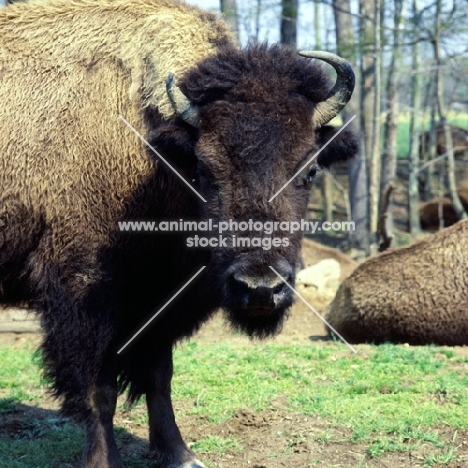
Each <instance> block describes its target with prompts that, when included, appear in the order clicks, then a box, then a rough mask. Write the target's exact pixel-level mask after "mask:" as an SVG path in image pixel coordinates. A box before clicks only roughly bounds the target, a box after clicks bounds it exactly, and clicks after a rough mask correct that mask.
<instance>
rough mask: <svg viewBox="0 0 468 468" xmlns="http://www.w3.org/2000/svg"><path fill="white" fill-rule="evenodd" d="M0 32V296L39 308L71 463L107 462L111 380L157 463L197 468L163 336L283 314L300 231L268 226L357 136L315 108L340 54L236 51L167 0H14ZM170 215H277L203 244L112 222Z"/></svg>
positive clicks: (340, 94) (273, 325) (332, 89)
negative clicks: (142, 410)
mask: <svg viewBox="0 0 468 468" xmlns="http://www.w3.org/2000/svg"><path fill="white" fill-rule="evenodd" d="M0 31H1V35H0V70H1V77H2V79H1V87H0V117H1V122H2V132H1V136H0V150H1V151H0V184H1V187H2V192H1V194H0V299H1V302H2V303H5V304H15V303H18V302H22V301H27V302H28V303H29V305H30V306H31V308H33V309H34V310H36V311H37V312H38V314H39V316H40V320H41V326H42V328H43V330H44V340H43V343H42V345H41V348H40V352H41V355H42V361H43V366H44V372H45V376H46V378H47V380H48V381H49V382H51V387H52V392H53V394H54V395H55V396H56V397H59V398H60V399H61V402H62V409H63V411H64V413H65V414H67V415H71V416H73V417H75V418H76V419H77V420H79V421H82V422H83V423H84V424H85V426H86V431H87V438H86V444H85V447H84V465H85V466H86V467H88V468H91V467H93V468H97V467H100V468H121V467H122V466H123V463H122V460H121V457H120V455H119V453H118V450H117V447H116V442H115V439H114V432H113V416H114V412H115V408H116V399H117V395H118V394H119V393H120V392H123V391H125V390H127V391H128V398H129V400H130V402H134V401H136V400H137V399H138V398H139V397H140V396H142V395H146V402H147V407H148V413H149V443H150V451H151V453H152V456H153V457H154V458H155V460H156V463H158V466H161V467H163V468H197V467H201V466H203V464H202V463H201V462H200V461H198V460H197V459H196V457H195V455H194V453H193V452H192V451H191V450H190V449H189V448H188V447H187V445H186V444H185V443H184V441H183V439H182V437H181V434H180V432H179V429H178V428H177V425H176V423H175V418H174V413H173V409H172V403H171V378H172V372H173V366H172V348H173V346H174V344H175V343H176V342H177V341H178V340H181V339H183V338H184V337H188V336H190V335H191V334H193V333H194V332H195V331H196V330H197V329H198V328H199V327H200V325H201V324H202V323H203V322H204V321H206V320H207V319H208V318H209V317H210V316H211V315H212V314H213V313H214V311H215V310H217V309H218V308H222V309H223V310H224V311H225V313H226V315H227V317H228V320H229V321H230V322H231V324H232V325H233V327H235V328H237V329H240V330H242V331H244V332H245V333H247V334H248V335H250V336H254V337H266V336H269V335H273V334H275V333H277V332H278V331H279V329H280V327H281V324H282V322H283V320H284V318H285V317H286V315H287V311H288V309H289V307H290V306H291V304H292V302H293V298H292V294H291V292H290V290H289V288H288V287H286V285H285V284H284V283H283V282H282V280H280V279H279V278H278V276H277V275H276V274H275V273H274V272H273V270H272V269H271V268H270V267H273V268H274V269H275V270H276V272H278V274H279V275H281V276H282V277H283V278H284V279H285V280H287V281H289V282H290V283H291V284H293V283H294V275H295V265H296V262H297V260H298V254H299V250H300V244H301V236H302V234H301V233H300V232H296V233H295V234H293V235H292V234H291V235H288V236H287V238H286V241H285V239H284V238H285V237H286V236H285V233H284V232H282V231H281V230H280V229H279V225H278V223H279V222H283V221H286V222H291V221H297V220H299V219H301V218H303V217H305V214H306V209H307V200H308V196H309V192H310V185H311V181H312V179H313V176H314V174H315V172H316V170H317V169H318V166H321V167H323V168H327V167H329V166H330V165H331V164H333V163H334V162H337V161H344V160H348V159H350V158H351V157H352V156H353V155H354V154H355V153H356V151H357V143H356V142H357V139H356V137H355V135H354V133H353V132H352V131H351V130H348V129H345V130H343V129H341V130H343V131H341V133H340V132H338V131H337V130H336V129H335V128H333V127H330V126H327V125H326V124H327V122H329V121H330V120H331V119H332V118H333V117H334V116H335V115H337V114H338V112H339V111H340V110H341V109H342V108H343V107H344V106H345V105H346V102H347V101H348V100H349V99H350V97H351V94H352V90H353V86H354V75H353V72H352V69H351V67H350V66H349V64H348V63H347V62H346V61H344V60H343V59H341V58H339V57H337V56H335V55H333V54H329V53H324V52H322V53H321V52H308V53H303V55H305V56H307V58H305V57H300V56H299V55H298V54H297V53H295V52H293V51H292V50H289V49H283V48H281V47H280V46H270V47H268V46H266V45H259V46H250V47H248V48H246V49H241V48H239V47H237V46H236V45H235V43H234V41H233V38H232V37H231V34H230V33H229V31H228V28H227V26H226V25H225V23H224V22H222V21H221V20H219V19H217V18H216V17H215V16H214V15H212V14H208V13H206V12H203V11H202V10H199V9H197V8H195V7H191V6H187V5H185V4H184V3H180V2H172V1H170V0H100V1H99V2H96V1H95V0H80V1H79V2H78V1H77V2H69V1H68V0H44V1H41V2H31V3H18V4H15V5H11V6H9V7H8V8H5V9H3V10H2V11H1V12H0ZM314 57H316V58H318V59H321V60H323V61H325V62H328V63H329V64H331V65H332V66H333V67H334V68H335V70H336V71H337V79H336V83H335V85H334V86H332V85H331V83H330V81H329V78H328V77H327V73H326V72H325V71H324V70H323V69H322V66H321V62H317V61H313V60H310V58H314ZM119 116H120V117H119ZM124 122H128V123H129V124H130V125H131V126H132V128H133V130H134V131H133V130H132V129H131V128H129V127H128V126H127V125H125V123H124ZM140 137H141V138H140ZM332 137H335V138H334V139H333V140H332V141H331V139H332ZM330 141H331V142H330ZM146 143H149V145H150V147H151V148H154V149H155V150H157V151H158V152H159V153H160V155H161V157H162V159H161V157H160V156H157V155H156V154H155V152H153V150H152V149H150V147H149V146H148V145H147V144H146ZM326 143H330V144H328V145H326V147H325V144H326ZM321 148H323V151H321V152H320V154H319V155H318V157H317V159H316V160H315V161H314V162H313V163H310V164H309V161H310V160H311V157H312V155H313V154H315V153H316V152H317V151H318V150H319V149H321ZM302 169H303V170H302ZM300 170H301V172H300V174H299V175H298V176H297V177H294V176H295V174H296V173H298V172H299V171H300ZM179 176H180V177H179ZM293 177H294V178H293ZM184 181H185V182H187V183H185V182H184ZM288 182H290V183H288ZM187 184H188V185H190V186H187ZM192 189H193V190H192ZM280 189H282V191H281V193H279V194H278V191H279V190H280ZM194 191H195V192H196V193H194ZM275 195H276V196H275ZM185 220H189V221H190V222H193V221H200V222H201V221H206V223H209V222H210V220H211V221H212V222H213V223H220V222H226V223H227V222H228V221H229V220H233V221H235V222H241V221H243V222H245V223H247V221H250V220H257V221H272V222H276V225H275V226H276V227H275V229H274V232H270V234H266V233H265V232H260V233H259V232H253V233H249V234H248V236H250V237H252V238H253V237H255V236H257V237H258V236H260V238H261V239H260V240H261V241H262V242H263V241H265V240H266V241H268V242H266V243H262V246H258V244H255V246H253V245H251V246H250V247H249V246H248V245H244V246H243V247H233V246H232V245H231V243H228V244H227V245H219V246H213V247H209V248H195V247H192V248H191V247H189V245H188V242H187V238H186V237H187V235H186V234H185V233H183V232H175V233H167V232H161V231H159V232H149V231H147V232H127V231H125V230H124V229H122V223H124V222H163V221H173V222H176V224H177V223H178V222H179V221H180V222H182V221H185ZM119 223H120V224H119ZM119 226H120V227H119ZM230 226H232V227H231V228H230V230H229V231H228V232H226V233H225V236H227V237H226V238H227V240H228V241H232V239H233V238H234V236H235V235H236V234H238V230H239V229H240V228H239V227H236V225H235V224H232V225H230ZM200 229H201V228H200ZM191 234H192V235H193V233H191ZM205 235H208V236H211V237H209V239H210V241H211V240H212V239H216V238H217V237H218V236H217V234H216V235H215V234H214V233H213V232H212V231H210V232H208V233H205ZM244 235H245V233H244ZM250 237H249V238H250ZM272 238H277V239H279V243H276V244H274V245H273V247H272V248H269V249H268V248H265V245H266V244H268V243H269V242H270V241H271V240H272ZM207 239H208V238H207ZM252 244H253V242H252ZM203 267H205V268H204V270H203V271H201V270H202V268H203ZM197 272H200V273H199V275H198V276H197V277H196V278H194V276H195V273H197ZM190 278H192V279H193V281H192V282H191V283H190V284H188V285H187V282H188V280H189V279H190ZM184 285H185V286H186V287H185V288H184V289H183V290H182V287H183V286H184ZM178 291H180V294H178V295H176V293H177V292H178ZM174 296H175V297H174ZM170 298H174V299H173V300H172V302H171V303H170V305H168V306H167V307H166V308H165V309H164V310H163V311H162V312H161V313H160V314H159V315H158V316H157V318H155V320H153V321H152V322H151V324H150V325H148V326H147V327H146V328H144V330H143V331H142V333H140V334H139V335H138V337H137V338H136V339H134V340H133V341H131V343H130V344H128V343H129V340H130V339H131V338H132V337H134V336H135V334H136V333H137V332H138V331H140V330H141V329H142V327H143V325H144V324H146V323H147V322H148V320H150V319H151V318H154V317H155V313H156V311H159V310H161V307H162V306H163V305H164V304H167V302H168V300H169V299H170Z"/></svg>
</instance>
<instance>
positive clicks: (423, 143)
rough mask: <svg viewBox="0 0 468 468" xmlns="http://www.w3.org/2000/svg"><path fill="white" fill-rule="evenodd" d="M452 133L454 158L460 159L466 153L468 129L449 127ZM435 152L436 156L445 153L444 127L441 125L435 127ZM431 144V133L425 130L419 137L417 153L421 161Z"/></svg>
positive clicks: (467, 151)
mask: <svg viewBox="0 0 468 468" xmlns="http://www.w3.org/2000/svg"><path fill="white" fill-rule="evenodd" d="M450 130H451V131H452V142H453V147H454V148H456V149H455V151H454V155H455V157H459V158H460V157H462V156H465V155H466V154H467V153H468V129H466V128H462V127H457V126H456V125H450ZM436 132H437V133H436V150H437V154H439V155H441V154H444V153H445V152H446V151H447V148H446V146H445V136H444V127H443V125H442V124H437V125H436ZM430 142H431V131H430V130H427V131H425V132H423V133H422V134H421V136H420V137H419V152H420V157H421V159H426V156H427V153H428V151H429V145H430Z"/></svg>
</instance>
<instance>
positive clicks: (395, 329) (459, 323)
mask: <svg viewBox="0 0 468 468" xmlns="http://www.w3.org/2000/svg"><path fill="white" fill-rule="evenodd" d="M467 235H468V221H460V222H459V223H457V224H455V225H454V226H452V227H450V228H447V229H443V230H442V231H439V232H438V233H437V234H434V235H428V236H426V237H424V238H423V239H421V240H420V241H418V242H415V243H414V244H412V245H409V246H405V247H401V248H395V249H389V250H387V251H385V252H383V253H381V254H379V255H376V256H375V257H372V258H370V259H368V260H367V261H366V262H364V263H363V264H361V265H360V266H358V267H357V268H356V270H355V271H354V272H353V273H352V274H351V276H350V277H349V278H347V279H345V280H344V281H343V283H342V284H341V286H340V288H339V289H338V292H337V294H336V297H335V299H334V300H333V302H332V303H331V304H330V306H329V310H328V313H327V317H326V318H327V320H328V322H329V323H330V325H331V326H332V327H334V328H335V330H336V331H338V333H340V334H341V335H342V336H343V337H344V338H345V339H346V340H348V341H349V342H351V343H363V342H371V343H377V344H379V343H384V342H393V343H409V344H412V345H423V344H430V343H433V344H437V345H449V346H455V345H466V344H468V312H467V295H468V283H467V282H466V280H465V277H464V272H465V268H466V249H465V245H464V242H465V239H466V236H467ZM369 285H372V287H371V288H370V287H369Z"/></svg>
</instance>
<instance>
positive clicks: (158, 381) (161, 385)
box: [146, 349, 205, 468]
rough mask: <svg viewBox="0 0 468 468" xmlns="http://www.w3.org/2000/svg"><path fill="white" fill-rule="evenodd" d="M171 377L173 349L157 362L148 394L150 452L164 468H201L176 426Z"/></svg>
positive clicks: (201, 465)
mask: <svg viewBox="0 0 468 468" xmlns="http://www.w3.org/2000/svg"><path fill="white" fill-rule="evenodd" d="M172 374H173V365H172V349H168V350H166V351H164V352H163V353H161V355H160V357H159V359H158V361H157V362H155V364H154V366H153V369H152V378H151V383H150V386H149V388H148V390H147V392H146V401H147V405H148V415H149V438H150V450H151V451H152V452H153V454H154V457H155V458H156V460H157V461H158V463H160V464H161V465H162V467H163V468H202V467H204V466H205V465H203V463H201V462H200V461H199V460H197V459H196V458H195V455H194V454H193V452H192V451H191V450H190V449H189V448H188V447H187V445H186V444H185V442H184V441H183V440H182V436H181V434H180V431H179V428H178V427H177V424H176V422H175V417H174V410H173V408H172V402H171V380H172Z"/></svg>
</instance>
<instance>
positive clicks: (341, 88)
mask: <svg viewBox="0 0 468 468" xmlns="http://www.w3.org/2000/svg"><path fill="white" fill-rule="evenodd" d="M299 54H300V55H302V56H303V57H309V58H315V59H319V60H323V61H324V62H327V63H329V64H330V65H331V66H332V67H333V68H334V69H335V70H336V83H335V86H333V88H332V89H331V91H330V92H329V93H328V98H327V99H326V101H323V102H319V103H318V104H317V106H316V108H315V114H314V125H315V127H316V128H318V127H321V126H322V125H325V124H326V123H327V122H330V120H331V119H333V117H335V116H336V115H338V113H339V112H340V110H341V109H343V107H344V106H346V104H347V103H348V101H349V100H350V99H351V96H352V94H353V90H354V84H355V77H354V72H353V69H352V68H351V65H350V64H349V63H348V62H347V61H346V60H344V59H342V58H341V57H338V55H335V54H332V53H330V52H323V51H320V50H312V51H305V50H303V51H301V52H299Z"/></svg>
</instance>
